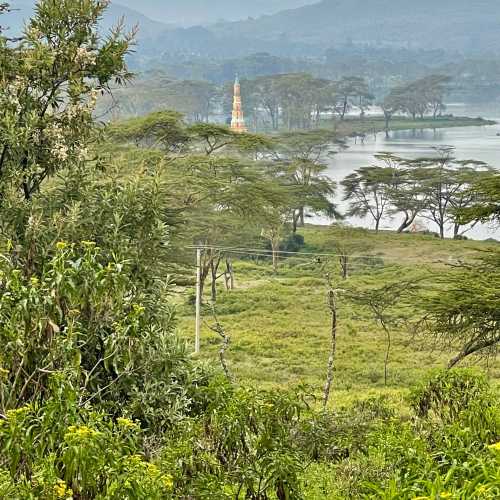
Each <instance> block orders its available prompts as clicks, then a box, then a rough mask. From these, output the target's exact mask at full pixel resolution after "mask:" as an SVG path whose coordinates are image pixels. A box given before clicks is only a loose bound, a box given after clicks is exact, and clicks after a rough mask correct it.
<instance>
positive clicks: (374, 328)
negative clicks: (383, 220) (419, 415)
mask: <svg viewBox="0 0 500 500" xmlns="http://www.w3.org/2000/svg"><path fill="white" fill-rule="evenodd" d="M300 233H301V234H302V235H303V236H304V238H305V242H306V246H305V247H304V248H303V249H302V250H301V252H302V255H301V254H298V255H295V256H292V257H289V258H284V259H283V261H282V264H281V267H280V271H279V273H278V274H277V275H274V274H273V271H272V267H271V264H270V262H269V260H266V259H264V260H262V259H260V261H255V260H251V258H250V257H251V256H250V257H249V256H244V255H239V254H236V255H233V259H234V261H235V269H236V284H237V286H236V289H235V290H232V291H225V289H224V286H223V280H221V282H220V283H219V284H218V288H219V298H218V301H217V313H218V319H219V321H220V323H221V324H222V325H223V326H224V327H225V328H226V331H227V333H228V335H230V336H231V344H230V348H229V349H228V352H227V360H228V363H229V367H230V370H231V371H232V372H233V373H234V375H235V377H236V379H237V380H238V381H239V382H240V383H242V384H252V385H258V386H260V387H263V388H273V387H274V388H276V387H280V388H287V387H293V386H297V385H300V384H307V385H308V386H310V388H311V390H312V391H313V392H315V393H316V394H317V395H318V396H319V395H320V393H321V391H322V388H323V384H324V378H325V373H326V365H327V360H328V345H329V334H330V323H331V319H330V312H329V309H328V305H327V300H326V293H327V289H328V288H327V284H326V282H325V277H324V270H323V264H324V263H318V262H316V257H314V256H310V255H308V254H310V253H311V252H316V253H319V254H328V253H332V254H334V253H335V248H336V247H335V242H336V241H337V240H338V238H344V239H345V234H346V233H345V231H344V232H342V231H339V230H338V229H335V227H325V226H323V227H321V226H309V227H306V228H304V229H303V230H302V231H300ZM348 239H349V247H350V248H351V249H352V253H353V257H352V259H353V260H352V266H351V277H350V278H349V279H348V280H343V279H342V278H341V277H340V269H339V268H338V266H336V269H337V271H336V272H337V275H336V276H335V277H334V278H333V280H334V284H335V287H337V288H339V289H340V290H342V289H348V288H350V287H359V286H361V287H366V286H374V285H376V286H382V285H383V284H384V283H389V282H391V281H393V280H395V279H397V278H401V279H403V277H405V278H406V279H408V278H409V277H414V278H415V279H417V277H419V276H421V274H422V273H423V274H424V275H425V276H426V277H427V279H430V281H431V282H432V281H433V280H432V276H433V275H435V274H436V273H442V272H446V269H447V267H448V266H449V265H450V264H452V263H454V262H458V261H459V260H471V259H474V257H475V256H477V255H478V254H479V253H480V252H484V251H485V250H488V249H497V248H498V244H491V243H484V242H476V241H453V240H444V241H442V240H439V239H437V238H435V237H433V236H425V235H418V234H403V235H398V234H395V233H391V232H383V233H380V234H376V233H375V232H373V231H368V230H363V229H353V230H352V231H350V232H349V236H348ZM356 249H368V250H356ZM362 254H368V255H362ZM323 259H324V260H325V259H328V258H327V257H324V258H323ZM332 260H336V259H334V258H330V262H331V261H332ZM192 261H193V262H194V261H195V259H194V255H193V258H192ZM193 265H194V264H193ZM335 265H336V263H335V262H334V267H335ZM208 288H209V287H207V290H206V292H207V294H206V300H207V304H208V303H209V300H210V293H209V290H208ZM193 290H194V288H191V287H189V288H187V289H184V290H182V293H181V295H180V296H179V303H180V309H179V313H180V315H181V321H180V324H179V326H180V330H181V331H182V332H183V336H184V337H185V338H186V340H187V341H188V342H190V343H191V344H192V342H193V335H194V310H193V308H192V306H190V305H189V299H190V297H191V294H192V293H193ZM339 310H340V313H339V317H340V320H339V332H338V355H337V362H336V371H335V383H334V392H335V395H334V397H333V400H332V405H333V407H335V406H338V405H339V404H346V403H348V402H349V401H352V400H353V399H356V398H358V397H360V395H361V396H362V397H363V398H367V397H370V396H379V395H384V396H385V397H388V398H389V399H390V400H392V401H393V402H394V403H395V404H398V405H399V404H402V400H403V398H404V396H405V395H406V394H407V393H408V391H409V389H410V387H412V386H413V385H415V384H416V383H418V382H419V381H420V380H421V379H422V378H423V377H424V376H425V374H426V373H427V372H428V371H429V370H430V369H433V368H442V367H444V366H446V364H447V362H448V361H449V359H450V358H451V357H452V356H453V355H454V354H455V353H454V351H453V349H443V350H442V349H441V348H440V346H439V343H434V342H429V341H428V339H425V338H424V337H418V336H417V337H414V336H413V332H412V329H411V327H405V326H400V327H398V328H397V329H396V330H395V332H394V339H393V346H392V352H391V356H390V362H389V379H388V384H387V386H385V384H384V357H385V353H386V338H385V334H384V331H383V330H382V328H381V327H380V325H378V324H377V322H376V321H375V319H374V318H373V316H371V315H370V313H369V312H368V311H366V310H363V309H360V308H358V307H356V306H354V305H353V304H352V302H351V301H350V300H349V299H348V298H344V297H343V295H342V292H339ZM410 316H411V314H410ZM412 319H413V320H415V321H418V320H419V319H421V318H420V317H419V310H418V307H415V311H414V315H413V318H412ZM212 323H213V318H212V314H211V310H210V307H208V306H207V309H206V310H205V326H204V328H203V333H202V338H203V342H202V357H203V359H208V360H212V361H217V359H218V352H219V348H220V345H221V341H220V338H219V337H218V335H217V334H216V333H214V332H213V331H212V330H210V328H209V326H210V325H211V324H212ZM489 374H490V375H491V377H492V378H493V379H494V380H497V381H498V380H500V363H499V362H494V363H493V364H490V365H489Z"/></svg>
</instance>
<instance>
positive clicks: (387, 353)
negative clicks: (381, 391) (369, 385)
mask: <svg viewBox="0 0 500 500" xmlns="http://www.w3.org/2000/svg"><path fill="white" fill-rule="evenodd" d="M380 323H381V325H382V328H383V329H384V332H385V334H386V336H387V349H386V351H385V359H384V385H387V377H388V375H389V356H390V354H391V344H392V338H391V332H390V331H389V329H388V328H387V326H386V324H385V322H384V321H383V320H381V321H380Z"/></svg>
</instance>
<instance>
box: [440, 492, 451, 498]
mask: <svg viewBox="0 0 500 500" xmlns="http://www.w3.org/2000/svg"><path fill="white" fill-rule="evenodd" d="M439 497H440V498H453V494H452V493H450V492H449V491H442V492H441V493H440V494H439Z"/></svg>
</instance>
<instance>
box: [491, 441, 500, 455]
mask: <svg viewBox="0 0 500 500" xmlns="http://www.w3.org/2000/svg"><path fill="white" fill-rule="evenodd" d="M488 448H489V449H490V450H493V451H498V452H500V441H499V442H498V443H495V444H490V445H489V446H488Z"/></svg>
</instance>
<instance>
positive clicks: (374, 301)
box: [346, 273, 421, 385]
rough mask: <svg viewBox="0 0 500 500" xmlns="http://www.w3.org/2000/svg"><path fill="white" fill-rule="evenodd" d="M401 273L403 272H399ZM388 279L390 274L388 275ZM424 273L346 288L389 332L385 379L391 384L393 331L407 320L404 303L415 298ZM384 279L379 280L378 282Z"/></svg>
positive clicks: (348, 293)
mask: <svg viewBox="0 0 500 500" xmlns="http://www.w3.org/2000/svg"><path fill="white" fill-rule="evenodd" d="M398 274H399V273H398ZM384 279H385V280H386V281H387V277H386V276H384ZM420 280H421V278H420V277H415V279H412V280H404V281H401V280H400V279H394V278H393V279H391V280H390V281H389V282H388V283H387V284H384V285H382V286H379V285H378V284H377V285H374V284H373V283H372V282H370V283H364V286H363V287H362V288H361V287H356V288H353V289H351V290H347V291H346V296H347V297H348V298H349V299H350V300H351V301H352V302H353V303H354V304H356V305H358V306H361V307H362V308H365V309H367V310H368V311H370V312H371V314H372V315H373V319H374V320H375V321H376V322H377V323H378V324H379V325H380V327H381V328H382V330H383V331H384V333H385V336H386V351H385V356H384V383H385V385H387V381H388V375H389V359H390V354H391V348H392V344H393V335H392V331H393V329H394V328H396V327H398V326H399V325H400V324H402V323H405V322H406V321H407V319H408V318H407V317H406V316H405V315H404V313H402V311H403V310H404V308H403V307H401V306H403V305H405V304H407V303H408V301H410V302H413V295H414V293H415V292H416V291H417V289H418V282H419V281H420ZM378 281H380V280H377V283H378Z"/></svg>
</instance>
